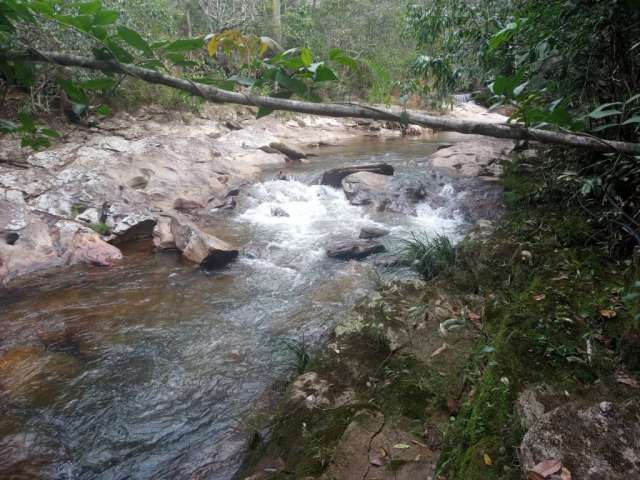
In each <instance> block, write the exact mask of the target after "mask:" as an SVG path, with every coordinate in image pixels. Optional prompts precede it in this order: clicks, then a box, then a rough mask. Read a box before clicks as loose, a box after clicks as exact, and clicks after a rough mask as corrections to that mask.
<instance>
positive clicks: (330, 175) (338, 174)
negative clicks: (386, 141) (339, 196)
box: [320, 163, 395, 188]
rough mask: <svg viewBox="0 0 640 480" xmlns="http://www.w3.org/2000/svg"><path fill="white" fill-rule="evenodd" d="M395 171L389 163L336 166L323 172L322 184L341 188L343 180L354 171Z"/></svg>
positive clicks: (383, 173)
mask: <svg viewBox="0 0 640 480" xmlns="http://www.w3.org/2000/svg"><path fill="white" fill-rule="evenodd" d="M394 171H395V170H394V168H393V167H392V166H391V165H389V164H388V163H374V164H370V165H353V166H350V167H342V168H334V169H332V170H327V171H326V172H324V173H323V174H322V178H321V179H320V185H328V186H330V187H333V188H340V187H341V186H342V180H343V179H344V178H345V177H348V176H349V175H352V174H354V173H358V172H369V173H377V174H379V175H388V176H392V175H393V173H394Z"/></svg>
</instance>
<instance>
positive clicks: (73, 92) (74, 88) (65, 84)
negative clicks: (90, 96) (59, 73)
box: [58, 80, 87, 104]
mask: <svg viewBox="0 0 640 480" xmlns="http://www.w3.org/2000/svg"><path fill="white" fill-rule="evenodd" d="M58 84H59V85H60V86H61V87H62V89H63V90H64V91H65V93H66V94H67V96H68V97H69V100H71V101H72V102H76V103H83V104H86V103H87V96H86V94H85V93H84V92H83V91H82V89H81V88H80V87H79V86H78V85H77V84H75V83H73V82H72V81H70V80H59V81H58Z"/></svg>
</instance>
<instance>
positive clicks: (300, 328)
mask: <svg viewBox="0 0 640 480" xmlns="http://www.w3.org/2000/svg"><path fill="white" fill-rule="evenodd" d="M440 141H445V142H447V141H450V139H447V138H446V137H441V138H433V139H430V140H428V141H427V140H419V141H416V140H403V141H387V142H377V141H373V140H372V141H371V142H367V143H364V142H360V143H356V144H353V145H349V146H342V147H329V148H325V149H323V150H321V151H320V155H319V156H318V157H317V158H313V159H312V161H311V162H310V163H308V164H304V165H299V166H292V167H290V168H288V169H287V170H286V171H285V172H284V173H286V174H287V175H289V176H291V177H293V179H292V180H289V181H283V180H272V178H274V174H275V173H277V172H275V171H274V172H265V175H264V180H263V181H262V182H261V183H257V184H255V185H252V186H250V187H247V188H246V190H245V191H244V192H243V194H242V196H241V199H240V201H239V206H238V208H237V209H236V211H235V212H233V213H232V214H227V215H226V216H223V217H220V218H219V220H218V221H217V228H218V229H219V230H220V231H221V232H223V233H224V238H226V239H229V240H233V241H234V242H237V243H239V244H241V245H244V250H243V253H242V255H241V257H240V259H239V261H238V262H236V263H234V264H232V265H231V266H229V267H228V268H227V269H225V270H223V271H220V272H216V273H214V274H205V273H203V272H201V271H199V270H197V269H194V267H193V266H192V265H189V264H187V263H185V262H183V261H182V260H181V259H180V258H179V256H178V255H176V254H152V253H151V252H150V250H149V248H148V246H142V247H136V248H131V249H130V250H129V251H127V252H125V253H126V254H127V255H126V261H125V262H124V263H123V264H122V265H119V266H117V267H114V268H110V269H95V268H76V269H73V270H72V271H69V272H65V273H61V274H57V275H53V276H49V277H46V278H43V279H41V280H40V281H39V282H38V283H37V284H36V285H32V286H30V287H29V288H24V289H22V290H11V291H8V292H4V293H0V478H3V479H5V478H7V479H9V478H16V479H17V478H20V479H22V478H25V479H36V478H47V479H101V480H106V479H182V478H212V479H230V478H232V477H233V474H234V471H235V470H236V469H237V467H238V465H239V462H240V461H241V455H239V453H238V452H239V451H241V449H242V447H243V446H244V445H245V444H246V431H245V429H244V428H243V421H244V419H246V418H247V416H248V415H249V414H250V413H251V411H252V409H253V408H254V407H255V404H256V402H257V401H258V399H260V398H261V397H263V396H264V395H265V392H267V391H268V390H269V387H270V386H271V385H273V384H274V382H275V381H277V380H278V379H279V378H283V376H284V375H287V374H289V373H290V366H288V358H287V352H286V349H283V348H282V343H281V341H280V339H282V338H283V337H288V338H295V339H298V340H303V341H304V342H305V343H306V344H308V345H311V346H315V345H318V344H319V343H320V342H321V339H322V338H323V336H325V335H326V334H327V333H328V332H330V331H331V328H332V326H333V325H334V324H335V322H336V319H337V318H339V317H340V316H341V315H344V314H345V311H347V310H348V309H349V306H350V305H352V304H353V302H355V301H356V300H357V299H358V298H361V297H362V296H364V295H366V293H367V291H368V290H370V289H371V287H372V285H371V283H372V281H371V274H370V272H371V264H372V262H373V260H372V259H371V260H368V261H365V262H339V261H334V260H331V259H329V258H327V256H326V253H325V250H324V248H325V246H326V245H327V244H328V243H330V242H332V241H335V240H344V239H353V238H357V236H358V233H359V230H360V228H361V227H364V226H375V225H377V226H382V227H385V228H387V229H389V230H391V232H392V234H391V236H390V237H389V238H387V239H385V242H386V243H387V244H388V245H389V246H390V247H391V248H392V247H393V245H394V244H397V242H398V239H400V238H402V237H406V236H407V235H408V234H409V232H411V231H427V232H431V233H447V234H449V235H453V236H458V235H461V234H462V233H463V231H464V227H465V222H464V220H463V218H462V215H461V214H460V213H459V212H458V211H457V205H458V201H459V198H460V195H461V193H460V192H459V191H458V190H459V189H460V188H462V187H460V186H459V185H456V184H454V183H452V182H451V180H449V179H446V178H442V177H440V176H437V175H435V174H434V173H433V172H431V171H430V170H429V167H428V163H427V162H426V157H427V156H428V155H429V154H430V153H432V152H433V151H434V150H435V149H436V147H437V145H438V142H440ZM380 161H384V162H388V163H391V164H393V165H394V166H395V167H396V170H397V173H396V176H397V177H398V178H399V179H401V180H402V179H403V178H404V179H406V180H407V181H416V180H417V179H419V180H421V181H423V182H424V183H425V184H428V185H429V190H430V191H432V193H435V194H437V195H438V196H439V198H440V202H439V204H438V206H437V207H436V206H435V205H432V204H429V202H425V203H422V204H420V205H419V206H418V208H417V215H416V216H406V215H400V214H390V213H379V212H371V211H369V210H367V209H366V208H365V207H356V206H352V205H350V204H349V203H348V202H347V200H346V199H345V196H344V194H343V193H342V192H341V191H339V190H335V189H332V188H329V187H324V186H320V185H314V184H313V183H314V180H315V179H316V178H317V176H318V175H319V174H320V172H322V171H323V170H325V169H328V168H332V167H335V166H343V165H349V164H356V163H371V162H380ZM276 207H279V208H281V209H283V210H285V211H286V212H287V213H288V214H289V216H288V217H276V216H273V215H272V209H273V208H276Z"/></svg>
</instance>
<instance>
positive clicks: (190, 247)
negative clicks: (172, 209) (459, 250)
mask: <svg viewBox="0 0 640 480" xmlns="http://www.w3.org/2000/svg"><path fill="white" fill-rule="evenodd" d="M171 233H172V234H173V237H174V239H175V244H176V247H177V248H178V250H180V251H181V252H182V256H183V257H184V258H186V259H187V260H189V261H191V262H194V263H197V264H199V265H200V266H201V267H202V268H204V269H206V270H213V269H218V268H222V267H225V266H226V265H228V264H229V263H231V262H233V261H234V260H235V259H236V258H238V253H239V252H238V250H237V249H236V248H234V247H232V246H231V245H229V244H228V243H226V242H223V241H222V240H220V239H219V238H216V237H214V236H213V235H210V234H208V233H206V232H204V231H203V230H201V229H200V228H199V227H197V226H196V225H195V224H193V223H192V222H189V221H187V220H179V219H178V218H175V217H174V218H172V219H171Z"/></svg>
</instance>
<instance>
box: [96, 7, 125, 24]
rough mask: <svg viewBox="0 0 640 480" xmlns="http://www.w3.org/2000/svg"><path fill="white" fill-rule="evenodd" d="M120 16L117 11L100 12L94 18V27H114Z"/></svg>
mask: <svg viewBox="0 0 640 480" xmlns="http://www.w3.org/2000/svg"><path fill="white" fill-rule="evenodd" d="M118 18H120V14H119V13H118V12H117V11H115V10H100V11H99V12H97V13H96V14H95V15H94V17H93V24H94V25H112V24H114V23H116V22H117V21H118Z"/></svg>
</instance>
